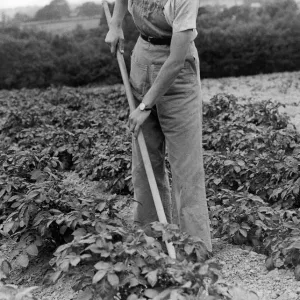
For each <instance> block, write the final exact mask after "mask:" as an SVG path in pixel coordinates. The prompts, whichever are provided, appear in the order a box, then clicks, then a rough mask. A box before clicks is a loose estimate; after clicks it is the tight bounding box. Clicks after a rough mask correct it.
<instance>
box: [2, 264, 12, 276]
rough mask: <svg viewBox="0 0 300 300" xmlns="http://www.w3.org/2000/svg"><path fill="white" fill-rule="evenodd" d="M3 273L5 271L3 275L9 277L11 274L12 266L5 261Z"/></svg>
mask: <svg viewBox="0 0 300 300" xmlns="http://www.w3.org/2000/svg"><path fill="white" fill-rule="evenodd" d="M0 270H1V271H3V273H4V274H5V275H6V276H8V275H9V273H10V272H11V265H10V263H9V262H8V261H6V260H4V261H3V262H2V264H1V268H0Z"/></svg>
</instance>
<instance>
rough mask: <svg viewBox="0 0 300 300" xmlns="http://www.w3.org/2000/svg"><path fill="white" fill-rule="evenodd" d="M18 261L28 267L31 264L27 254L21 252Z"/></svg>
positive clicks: (22, 265)
mask: <svg viewBox="0 0 300 300" xmlns="http://www.w3.org/2000/svg"><path fill="white" fill-rule="evenodd" d="M16 262H17V264H18V265H20V266H21V267H23V268H27V267H28V265H29V258H28V255H27V254H21V255H19V256H18V257H17V259H16Z"/></svg>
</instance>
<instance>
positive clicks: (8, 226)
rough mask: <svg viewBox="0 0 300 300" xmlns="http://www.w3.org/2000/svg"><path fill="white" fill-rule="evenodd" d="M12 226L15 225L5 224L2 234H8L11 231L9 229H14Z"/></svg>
mask: <svg viewBox="0 0 300 300" xmlns="http://www.w3.org/2000/svg"><path fill="white" fill-rule="evenodd" d="M14 224H15V222H14V221H11V222H7V223H5V224H4V227H3V231H4V233H9V232H10V231H11V229H12V228H13V227H14Z"/></svg>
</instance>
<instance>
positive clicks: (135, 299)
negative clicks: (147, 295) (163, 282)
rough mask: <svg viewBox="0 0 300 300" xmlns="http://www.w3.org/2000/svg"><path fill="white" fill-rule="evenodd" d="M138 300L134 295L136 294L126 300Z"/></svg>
mask: <svg viewBox="0 0 300 300" xmlns="http://www.w3.org/2000/svg"><path fill="white" fill-rule="evenodd" d="M138 299H139V297H138V296H137V295H136V294H131V295H130V296H129V297H128V298H127V300H138Z"/></svg>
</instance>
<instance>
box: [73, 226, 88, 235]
mask: <svg viewBox="0 0 300 300" xmlns="http://www.w3.org/2000/svg"><path fill="white" fill-rule="evenodd" d="M86 234H87V232H86V230H85V229H84V228H78V229H76V230H75V231H74V232H73V233H72V235H74V236H76V237H82V236H85V235H86Z"/></svg>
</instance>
